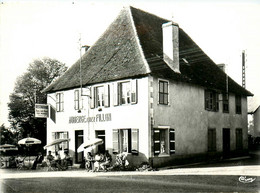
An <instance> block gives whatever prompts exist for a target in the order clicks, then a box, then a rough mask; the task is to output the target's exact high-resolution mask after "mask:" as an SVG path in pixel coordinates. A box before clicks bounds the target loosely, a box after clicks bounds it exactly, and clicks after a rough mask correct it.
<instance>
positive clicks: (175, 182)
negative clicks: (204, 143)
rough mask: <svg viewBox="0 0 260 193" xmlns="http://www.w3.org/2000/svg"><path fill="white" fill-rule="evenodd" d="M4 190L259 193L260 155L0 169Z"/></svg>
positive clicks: (43, 192)
mask: <svg viewBox="0 0 260 193" xmlns="http://www.w3.org/2000/svg"><path fill="white" fill-rule="evenodd" d="M0 177H1V178H0V185H1V189H0V191H1V193H13V192H22V193H47V192H48V193H49V192H69V193H74V192H75V193H76V192H77V193H78V192H80V193H81V192H124V193H125V192H259V191H260V186H259V184H260V183H259V181H260V165H259V158H257V159H251V158H250V159H248V158H247V157H245V158H240V159H234V160H227V161H223V162H221V163H212V164H196V165H189V166H183V167H182V168H179V167H178V168H174V167H167V168H161V169H160V170H159V171H149V172H148V171H147V172H140V171H135V172H107V173H106V172H97V173H89V172H86V171H84V170H70V171H55V172H53V171H51V172H46V171H40V170H38V171H37V170H36V171H30V170H24V171H17V170H8V169H2V170H0Z"/></svg>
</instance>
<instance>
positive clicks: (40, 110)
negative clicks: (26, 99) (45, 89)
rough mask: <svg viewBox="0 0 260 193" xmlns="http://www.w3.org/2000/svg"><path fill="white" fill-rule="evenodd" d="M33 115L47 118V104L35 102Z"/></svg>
mask: <svg viewBox="0 0 260 193" xmlns="http://www.w3.org/2000/svg"><path fill="white" fill-rule="evenodd" d="M35 117H37V118H48V105H47V104H35Z"/></svg>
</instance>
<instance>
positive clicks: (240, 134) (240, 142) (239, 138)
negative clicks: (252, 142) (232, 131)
mask: <svg viewBox="0 0 260 193" xmlns="http://www.w3.org/2000/svg"><path fill="white" fill-rule="evenodd" d="M236 149H237V150H241V149H243V132H242V129H236Z"/></svg>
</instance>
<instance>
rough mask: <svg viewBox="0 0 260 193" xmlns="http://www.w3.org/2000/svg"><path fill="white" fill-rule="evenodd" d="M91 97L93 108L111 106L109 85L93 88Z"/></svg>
mask: <svg viewBox="0 0 260 193" xmlns="http://www.w3.org/2000/svg"><path fill="white" fill-rule="evenodd" d="M91 96H92V97H91V108H100V107H109V106H110V87H109V85H108V84H106V85H103V86H96V87H92V89H91Z"/></svg>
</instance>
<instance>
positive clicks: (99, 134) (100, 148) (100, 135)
mask: <svg viewBox="0 0 260 193" xmlns="http://www.w3.org/2000/svg"><path fill="white" fill-rule="evenodd" d="M96 137H97V138H99V139H102V140H103V144H101V145H98V147H97V150H98V152H100V153H105V150H106V136H105V130H99V131H96Z"/></svg>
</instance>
